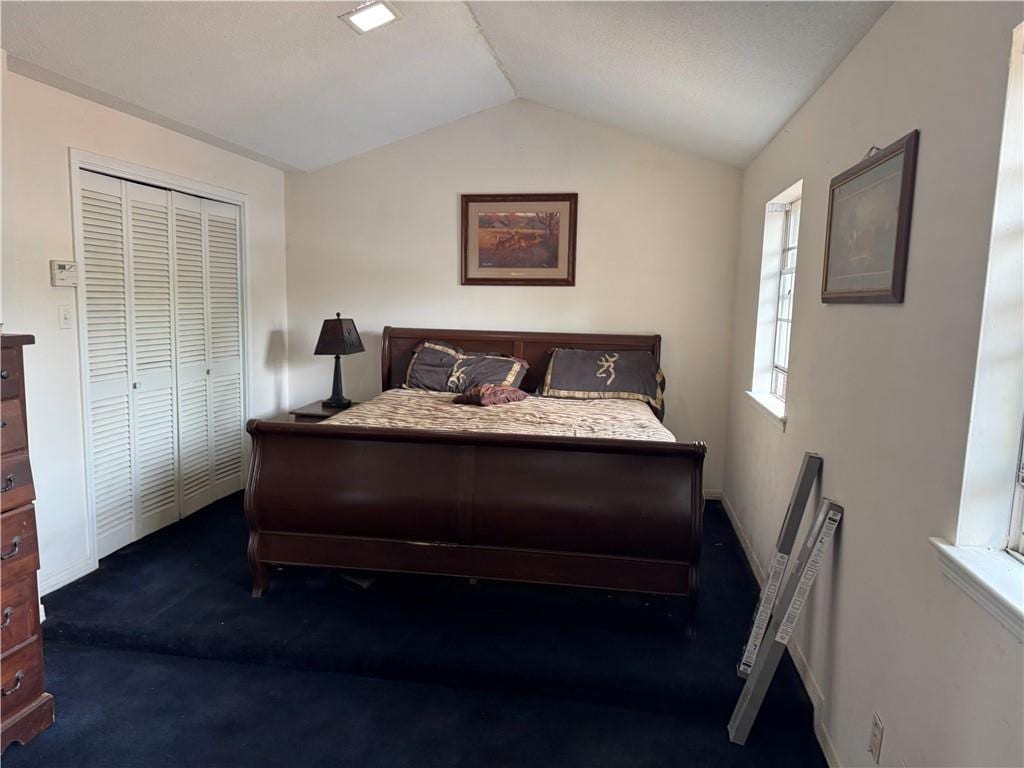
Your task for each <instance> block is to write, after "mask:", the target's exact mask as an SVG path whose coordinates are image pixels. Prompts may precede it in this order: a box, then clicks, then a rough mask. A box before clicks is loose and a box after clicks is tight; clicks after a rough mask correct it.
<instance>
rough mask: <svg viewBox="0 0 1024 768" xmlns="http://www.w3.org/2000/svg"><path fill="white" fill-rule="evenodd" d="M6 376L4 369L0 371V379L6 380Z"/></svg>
mask: <svg viewBox="0 0 1024 768" xmlns="http://www.w3.org/2000/svg"><path fill="white" fill-rule="evenodd" d="M7 376H8V373H7V369H6V368H4V369H3V370H2V371H0V379H6V378H7Z"/></svg>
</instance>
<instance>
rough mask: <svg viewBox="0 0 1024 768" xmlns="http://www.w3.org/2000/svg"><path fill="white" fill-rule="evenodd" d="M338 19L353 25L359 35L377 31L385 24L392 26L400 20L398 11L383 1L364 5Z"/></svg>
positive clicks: (378, 0) (374, 1) (375, 0)
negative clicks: (372, 30)
mask: <svg viewBox="0 0 1024 768" xmlns="http://www.w3.org/2000/svg"><path fill="white" fill-rule="evenodd" d="M338 18H340V19H344V20H345V21H347V22H348V23H349V24H351V25H352V29H354V30H355V31H356V32H358V33H359V34H363V32H369V31H370V30H371V29H377V28H378V27H383V26H384V25H385V24H390V23H391V22H393V21H394V20H395V19H397V18H398V11H396V10H395V9H394V8H392V7H391V5H390V4H389V3H385V2H383V0H371V1H370V2H369V3H363V4H362V5H360V6H358V7H356V8H353V9H352V10H351V11H349V12H348V13H344V14H342V15H341V16H339V17H338Z"/></svg>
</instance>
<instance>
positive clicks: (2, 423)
mask: <svg viewBox="0 0 1024 768" xmlns="http://www.w3.org/2000/svg"><path fill="white" fill-rule="evenodd" d="M6 426H7V419H0V429H3V428H4V427H6Z"/></svg>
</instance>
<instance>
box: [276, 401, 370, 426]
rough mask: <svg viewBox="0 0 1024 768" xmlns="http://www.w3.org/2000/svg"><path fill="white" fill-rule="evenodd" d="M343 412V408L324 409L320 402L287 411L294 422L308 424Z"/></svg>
mask: <svg viewBox="0 0 1024 768" xmlns="http://www.w3.org/2000/svg"><path fill="white" fill-rule="evenodd" d="M352 405H359V403H352ZM349 407H350V408H351V407H352V406H349ZM344 410H345V409H344V408H326V407H324V405H323V403H322V402H321V401H320V400H314V401H313V402H312V403H307V404H306V405H304V406H302V407H301V408H296V409H295V410H293V411H288V413H289V414H290V415H291V416H294V417H295V421H298V422H306V423H310V422H315V421H323V420H324V419H328V418H330V417H331V416H333V415H334V414H336V413H340V412H341V411H344Z"/></svg>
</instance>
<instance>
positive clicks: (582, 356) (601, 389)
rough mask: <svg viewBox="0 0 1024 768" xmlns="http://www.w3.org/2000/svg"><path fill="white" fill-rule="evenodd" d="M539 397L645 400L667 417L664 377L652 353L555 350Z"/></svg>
mask: <svg viewBox="0 0 1024 768" xmlns="http://www.w3.org/2000/svg"><path fill="white" fill-rule="evenodd" d="M540 394H541V395H544V396H545V397H570V398H575V399H577V400H594V399H598V398H611V399H621V400H642V401H643V402H645V403H647V404H648V405H649V406H651V409H652V410H653V411H654V413H655V415H656V416H657V417H658V418H659V419H663V418H664V417H665V402H664V398H663V395H664V394H665V376H664V374H663V373H662V372H661V368H659V367H658V361H657V360H655V359H654V355H652V354H651V353H650V352H638V351H622V352H617V351H615V350H607V351H603V350H592V349H554V350H552V352H551V362H550V363H548V370H547V374H546V375H545V376H544V384H543V385H542V386H541V389H540Z"/></svg>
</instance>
